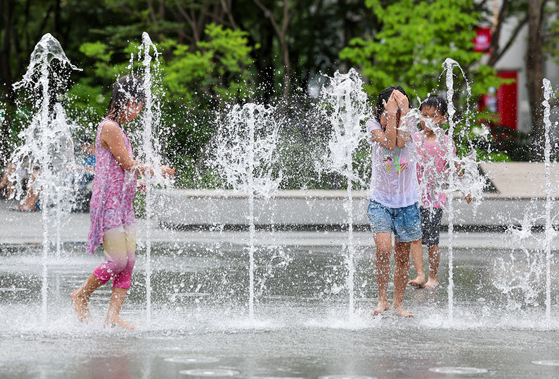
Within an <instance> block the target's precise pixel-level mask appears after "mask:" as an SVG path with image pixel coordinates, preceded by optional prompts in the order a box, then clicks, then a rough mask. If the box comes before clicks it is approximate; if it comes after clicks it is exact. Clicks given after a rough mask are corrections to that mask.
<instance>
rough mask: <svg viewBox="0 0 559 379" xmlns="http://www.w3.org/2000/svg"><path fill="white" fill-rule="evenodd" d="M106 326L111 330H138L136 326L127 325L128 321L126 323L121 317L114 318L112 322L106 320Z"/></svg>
mask: <svg viewBox="0 0 559 379" xmlns="http://www.w3.org/2000/svg"><path fill="white" fill-rule="evenodd" d="M105 326H106V327H107V326H109V327H111V328H114V327H117V326H118V327H120V328H123V329H129V330H134V329H136V327H135V326H134V325H131V324H129V323H127V322H126V321H124V320H123V319H121V318H120V317H119V316H117V317H116V318H113V319H111V320H109V319H107V320H105Z"/></svg>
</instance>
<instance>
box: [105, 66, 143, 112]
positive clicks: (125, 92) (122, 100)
mask: <svg viewBox="0 0 559 379" xmlns="http://www.w3.org/2000/svg"><path fill="white" fill-rule="evenodd" d="M144 99H145V92H144V82H143V81H142V79H141V78H140V77H139V76H137V75H127V76H125V77H123V78H120V79H119V80H118V81H117V82H116V83H115V85H114V87H113V93H112V94H111V100H110V101H109V108H108V110H107V118H110V119H111V120H115V119H116V118H118V117H119V115H120V114H121V112H122V110H123V108H124V107H125V106H127V104H128V102H129V101H130V100H134V102H135V103H143V102H144Z"/></svg>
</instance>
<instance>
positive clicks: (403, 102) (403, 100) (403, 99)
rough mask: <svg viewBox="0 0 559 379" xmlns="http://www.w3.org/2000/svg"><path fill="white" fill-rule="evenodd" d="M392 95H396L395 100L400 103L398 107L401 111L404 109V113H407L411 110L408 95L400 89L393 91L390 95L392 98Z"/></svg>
mask: <svg viewBox="0 0 559 379" xmlns="http://www.w3.org/2000/svg"><path fill="white" fill-rule="evenodd" d="M392 96H394V99H395V101H396V103H397V105H398V109H400V111H402V112H403V113H407V112H408V111H409V110H410V103H409V100H408V98H407V96H405V95H404V94H403V93H402V92H400V91H398V90H395V91H393V92H392V95H391V96H390V98H392ZM389 101H390V100H389Z"/></svg>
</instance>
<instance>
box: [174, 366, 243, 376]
mask: <svg viewBox="0 0 559 379" xmlns="http://www.w3.org/2000/svg"><path fill="white" fill-rule="evenodd" d="M179 374H182V375H190V376H235V375H239V371H235V370H222V369H217V368H216V369H213V368H208V369H195V370H182V371H179Z"/></svg>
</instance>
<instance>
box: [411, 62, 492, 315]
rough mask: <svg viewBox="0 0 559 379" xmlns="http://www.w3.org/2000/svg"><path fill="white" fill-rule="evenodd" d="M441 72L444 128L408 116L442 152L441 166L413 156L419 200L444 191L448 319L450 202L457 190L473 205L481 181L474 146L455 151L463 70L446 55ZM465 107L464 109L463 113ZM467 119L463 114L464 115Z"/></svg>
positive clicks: (450, 302)
mask: <svg viewBox="0 0 559 379" xmlns="http://www.w3.org/2000/svg"><path fill="white" fill-rule="evenodd" d="M442 67H443V73H445V79H446V87H447V104H448V123H449V128H448V131H447V132H445V130H444V129H442V128H441V127H440V126H438V125H436V124H435V123H434V122H433V120H430V119H426V118H424V117H422V116H421V113H420V112H419V110H418V109H414V110H411V111H410V112H409V114H408V117H415V118H416V119H417V120H418V121H422V122H423V123H425V125H426V127H428V128H429V129H431V130H432V131H433V132H434V133H435V136H436V139H437V142H438V144H439V145H440V146H441V147H442V151H443V152H444V155H445V156H444V158H443V159H444V160H445V161H446V163H445V167H444V168H442V169H441V168H440V167H437V164H436V160H433V159H430V158H429V157H428V156H427V155H426V154H425V155H424V154H422V153H420V152H416V154H418V155H421V156H416V159H417V161H418V162H421V165H422V166H423V168H422V170H420V172H419V175H420V177H421V180H420V185H419V192H420V193H421V194H423V195H425V194H427V196H423V200H425V199H427V200H428V202H429V203H430V206H431V207H433V206H434V203H435V202H436V201H437V199H439V194H443V193H446V194H447V196H446V199H447V201H446V205H445V206H444V208H445V209H446V211H447V212H448V238H449V243H448V260H449V263H448V265H449V285H448V318H449V320H450V321H452V319H453V317H454V315H453V313H454V312H453V304H454V277H453V243H452V239H453V237H454V235H453V232H454V216H455V214H454V213H455V212H454V206H453V193H454V192H455V191H460V192H462V193H463V194H464V195H470V196H471V197H473V198H474V199H475V206H477V205H478V204H479V203H480V202H481V199H482V196H483V189H484V186H485V181H484V179H483V178H482V177H481V175H480V173H479V170H478V162H477V154H476V151H475V150H474V149H472V150H471V152H470V153H468V154H466V155H464V156H463V157H461V158H460V157H458V156H456V154H455V147H454V139H453V136H454V135H455V133H456V126H457V124H456V120H455V119H454V116H455V113H456V108H455V105H454V101H453V98H454V79H453V75H454V73H453V70H454V68H456V67H458V69H460V71H461V72H462V75H463V76H464V78H465V75H464V71H463V70H462V68H461V67H460V65H459V64H458V63H457V62H456V61H454V60H452V59H450V58H447V59H446V60H445V62H444V63H443V65H442ZM466 94H467V97H468V98H469V97H470V96H471V89H470V86H469V83H468V82H467V80H466ZM468 112H469V109H468V110H466V113H468ZM466 119H467V117H466ZM422 144H423V141H422V140H417V141H416V145H417V147H418V150H421V146H422Z"/></svg>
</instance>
